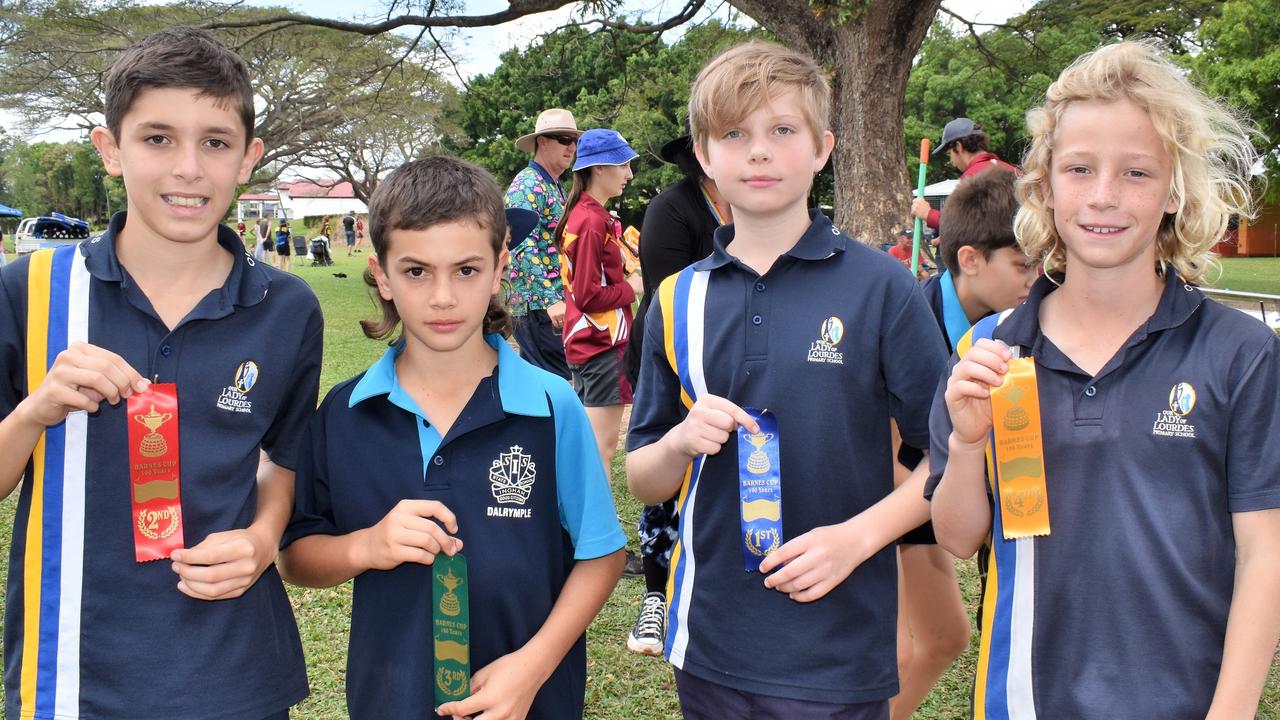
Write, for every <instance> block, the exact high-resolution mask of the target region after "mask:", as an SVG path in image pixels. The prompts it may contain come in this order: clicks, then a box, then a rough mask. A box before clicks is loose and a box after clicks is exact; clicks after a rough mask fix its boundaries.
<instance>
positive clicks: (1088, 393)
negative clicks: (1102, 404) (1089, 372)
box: [1084, 385, 1098, 397]
mask: <svg viewBox="0 0 1280 720" xmlns="http://www.w3.org/2000/svg"><path fill="white" fill-rule="evenodd" d="M1084 394H1085V395H1086V396H1088V397H1093V396H1094V395H1097V394H1098V388H1096V387H1094V386H1092V385H1090V386H1089V387H1087V388H1085V389H1084Z"/></svg>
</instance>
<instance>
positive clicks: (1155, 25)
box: [1011, 0, 1222, 55]
mask: <svg viewBox="0 0 1280 720" xmlns="http://www.w3.org/2000/svg"><path fill="white" fill-rule="evenodd" d="M1221 7H1222V0H1181V1H1180V2H1176V3H1171V2H1168V0H1041V1H1040V2H1038V3H1036V4H1035V5H1034V6H1032V7H1031V8H1030V9H1029V10H1027V12H1026V13H1025V14H1024V15H1022V16H1021V17H1019V18H1017V19H1015V20H1014V21H1013V22H1012V23H1011V24H1013V25H1017V26H1020V27H1023V28H1027V29H1031V30H1033V31H1034V30H1038V29H1043V28H1050V27H1054V26H1061V25H1071V24H1075V23H1078V22H1082V23H1084V24H1085V25H1086V26H1087V27H1088V28H1089V29H1091V30H1094V31H1095V32H1097V33H1099V34H1100V35H1102V36H1103V37H1105V38H1106V39H1110V40H1120V39H1124V38H1133V37H1140V36H1141V37H1154V38H1158V39H1159V40H1160V41H1161V42H1162V43H1163V44H1164V45H1165V47H1167V48H1169V50H1170V51H1171V52H1173V53H1176V54H1179V55H1181V54H1183V53H1186V52H1187V51H1188V50H1189V49H1190V48H1192V47H1194V46H1195V45H1196V44H1197V43H1198V41H1197V38H1196V31H1197V30H1198V29H1199V28H1200V26H1201V24H1202V23H1203V22H1205V21H1206V19H1208V18H1211V17H1213V16H1215V15H1217V13H1218V11H1219V9H1220V8H1221Z"/></svg>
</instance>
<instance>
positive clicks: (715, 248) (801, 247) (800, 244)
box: [694, 210, 847, 270]
mask: <svg viewBox="0 0 1280 720" xmlns="http://www.w3.org/2000/svg"><path fill="white" fill-rule="evenodd" d="M733 228H734V226H733V225H721V226H720V227H718V228H716V232H715V236H714V237H713V238H712V242H711V245H712V249H711V254H710V255H709V256H707V257H706V258H703V259H702V260H699V261H698V262H696V263H694V269H695V270H714V269H716V268H719V267H724V266H725V265H728V264H729V263H732V262H735V261H736V259H735V258H734V257H733V255H732V254H730V253H729V251H728V250H726V248H727V247H728V246H729V244H730V243H731V242H733V232H734V230H733ZM846 242H847V237H846V236H845V234H844V233H842V232H840V229H839V228H837V227H835V226H834V225H832V224H831V221H830V220H828V219H827V216H826V215H823V214H822V213H821V212H819V211H818V210H810V211H809V228H808V229H807V230H805V231H804V234H803V235H801V236H800V239H799V240H797V241H796V244H795V245H792V246H791V249H790V250H788V251H786V252H785V253H783V255H789V256H791V257H793V258H796V259H797V260H825V259H827V258H829V257H831V256H832V255H835V254H836V253H842V252H844V251H845V247H846Z"/></svg>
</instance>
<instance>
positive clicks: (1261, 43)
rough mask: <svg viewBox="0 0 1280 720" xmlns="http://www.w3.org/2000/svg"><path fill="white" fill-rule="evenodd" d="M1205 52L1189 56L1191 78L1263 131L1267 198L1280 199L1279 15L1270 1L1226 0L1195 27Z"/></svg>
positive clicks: (1259, 138)
mask: <svg viewBox="0 0 1280 720" xmlns="http://www.w3.org/2000/svg"><path fill="white" fill-rule="evenodd" d="M1200 38H1201V41H1202V43H1203V45H1204V50H1203V52H1201V53H1200V54H1199V55H1197V56H1195V57H1193V58H1191V61H1190V65H1191V70H1192V77H1193V79H1195V80H1197V81H1198V82H1199V83H1200V84H1201V87H1203V88H1204V89H1205V90H1206V91H1208V92H1209V93H1210V94H1212V95H1217V96H1219V97H1222V98H1225V99H1226V100H1227V101H1228V102H1230V103H1231V104H1232V105H1234V106H1235V107H1236V108H1238V109H1239V110H1241V111H1243V112H1244V113H1247V114H1248V116H1249V117H1250V119H1252V120H1253V122H1254V123H1256V124H1257V126H1258V129H1259V130H1260V131H1261V132H1262V134H1261V135H1258V136H1256V137H1255V138H1254V145H1255V146H1256V147H1257V148H1258V151H1259V153H1261V154H1262V155H1263V157H1264V161H1265V168H1266V174H1267V177H1268V178H1269V182H1268V183H1267V197H1266V199H1267V200H1268V201H1269V202H1277V201H1280V42H1278V40H1280V14H1277V13H1276V6H1275V3H1274V2H1273V1H1272V0H1231V2H1227V3H1225V4H1223V6H1222V14H1221V16H1220V17H1216V18H1212V19H1209V20H1206V21H1205V23H1204V27H1203V28H1202V29H1201V31H1200Z"/></svg>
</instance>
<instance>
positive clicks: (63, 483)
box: [0, 28, 322, 720]
mask: <svg viewBox="0 0 1280 720" xmlns="http://www.w3.org/2000/svg"><path fill="white" fill-rule="evenodd" d="M105 106H106V127H99V128H96V129H94V130H93V132H92V134H91V138H92V140H93V142H94V145H95V146H96V147H97V148H98V151H99V153H100V154H101V155H102V158H103V163H104V164H105V166H106V168H107V171H108V172H109V173H110V174H112V175H118V176H121V177H123V179H124V183H125V187H126V188H127V189H128V191H129V193H128V194H129V201H128V209H127V212H123V213H118V214H117V215H115V216H114V217H113V218H112V219H111V223H110V226H109V228H108V229H107V231H106V232H105V233H104V234H103V235H102V236H101V237H100V238H96V239H93V240H89V241H86V242H85V243H82V244H81V245H79V246H67V247H63V248H59V249H56V250H50V251H41V252H38V253H35V254H33V255H31V256H29V257H28V258H24V259H23V260H22V261H20V262H17V263H14V264H13V265H11V266H9V267H7V268H5V270H4V272H3V274H0V416H2V417H3V421H0V447H4V448H5V452H4V453H3V457H2V458H0V495H7V494H8V493H9V492H11V491H12V490H13V489H14V487H15V486H16V485H17V483H18V481H19V479H22V480H23V482H22V490H21V496H20V499H19V502H18V510H17V515H16V518H15V521H14V532H13V547H14V551H13V554H12V558H13V559H12V562H11V564H10V567H9V578H8V597H9V599H10V602H8V603H7V604H6V606H5V639H6V642H7V645H6V647H5V681H6V688H5V689H6V707H5V715H6V716H7V717H13V718H17V717H25V718H30V717H36V718H53V717H57V718H59V719H60V720H62V719H74V718H81V717H84V718H138V717H153V718H179V717H180V718H195V719H201V718H207V719H209V720H212V719H214V718H227V717H237V718H255V719H257V718H273V719H274V718H284V717H287V714H288V709H289V707H290V706H292V705H293V704H295V703H297V702H298V701H299V700H301V699H302V698H303V697H305V696H306V694H307V679H306V669H305V665H304V663H303V659H302V647H301V643H300V641H299V637H298V631H297V627H296V625H295V623H294V619H293V613H292V610H291V608H290V606H289V601H288V598H287V597H286V596H285V593H284V587H283V585H282V584H281V581H280V576H279V574H278V573H277V572H276V570H275V568H274V566H273V564H272V563H273V561H274V559H275V556H276V549H277V546H278V544H279V540H280V536H281V533H282V532H283V530H284V526H285V524H286V522H287V521H288V517H289V512H290V508H291V503H292V497H293V472H292V470H290V468H292V467H294V464H295V462H296V459H297V447H296V442H295V439H296V438H298V437H300V436H301V434H302V430H303V427H304V424H305V421H306V419H307V417H308V416H309V415H310V414H311V412H312V410H313V408H314V406H315V399H316V391H317V385H318V378H319V370H320V348H321V331H322V319H321V315H320V309H319V305H318V303H317V302H316V299H315V297H314V295H312V294H311V292H310V291H309V290H308V289H307V287H306V286H305V285H304V284H303V283H302V282H301V281H299V280H297V279H296V278H293V277H292V276H288V275H285V274H283V273H280V272H277V271H275V270H273V269H271V268H267V267H265V266H263V265H261V264H259V263H257V262H255V261H254V260H253V258H252V257H251V256H249V255H247V254H246V253H245V248H244V245H243V243H242V242H241V241H240V238H239V237H238V236H237V234H236V232H235V231H233V230H231V229H230V228H227V227H223V226H221V225H220V224H219V223H220V221H221V219H222V217H223V216H224V215H225V214H226V211H227V208H228V207H229V205H230V203H231V200H232V198H233V196H234V193H235V188H236V186H237V185H238V184H241V183H244V182H247V181H248V179H249V176H250V173H251V172H252V171H253V167H254V165H255V164H256V163H257V162H258V160H259V158H261V156H262V152H263V146H262V141H261V140H260V139H256V138H254V137H253V121H254V113H253V91H252V87H251V85H250V83H249V77H248V71H247V68H246V66H245V64H244V62H243V61H242V60H241V59H240V58H239V57H238V56H237V55H235V54H234V53H233V52H231V51H230V50H228V49H227V48H225V47H224V46H223V45H222V44H221V43H219V42H218V41H217V39H215V38H214V37H213V36H212V35H211V34H209V33H208V32H206V31H203V30H195V29H191V28H174V29H170V30H164V31H161V32H158V33H155V34H153V35H150V36H148V37H146V38H144V39H143V40H141V41H139V42H138V43H136V44H135V45H133V46H131V47H130V48H129V49H127V50H125V51H124V53H122V54H121V56H120V57H119V58H118V59H117V60H116V62H115V63H114V64H113V65H112V67H111V70H110V72H109V73H108V76H107V91H106V103H105ZM299 308H301V309H302V310H301V313H302V322H298V313H299ZM155 560H170V561H171V562H149V561H155ZM213 601H217V602H213Z"/></svg>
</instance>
